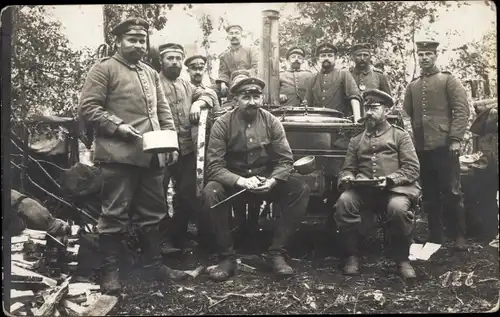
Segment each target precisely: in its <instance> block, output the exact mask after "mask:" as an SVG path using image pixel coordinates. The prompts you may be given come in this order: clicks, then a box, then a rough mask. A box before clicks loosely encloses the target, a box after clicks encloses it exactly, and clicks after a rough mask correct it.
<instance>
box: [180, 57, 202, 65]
mask: <svg viewBox="0 0 500 317" xmlns="http://www.w3.org/2000/svg"><path fill="white" fill-rule="evenodd" d="M206 62H207V58H206V57H205V56H203V55H193V56H190V57H188V58H187V59H186V60H185V61H184V65H185V66H189V65H191V64H202V63H203V64H205V63H206Z"/></svg>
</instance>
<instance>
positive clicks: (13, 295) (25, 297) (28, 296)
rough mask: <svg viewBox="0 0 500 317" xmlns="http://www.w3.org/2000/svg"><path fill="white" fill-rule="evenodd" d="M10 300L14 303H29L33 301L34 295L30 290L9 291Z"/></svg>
mask: <svg viewBox="0 0 500 317" xmlns="http://www.w3.org/2000/svg"><path fill="white" fill-rule="evenodd" d="M10 299H11V300H13V301H16V302H24V303H30V302H33V301H34V300H35V293H33V291H32V290H26V291H19V290H16V289H11V290H10Z"/></svg>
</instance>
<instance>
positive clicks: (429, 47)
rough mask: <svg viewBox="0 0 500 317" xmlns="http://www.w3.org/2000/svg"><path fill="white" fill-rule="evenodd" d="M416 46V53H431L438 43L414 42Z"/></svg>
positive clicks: (434, 50)
mask: <svg viewBox="0 0 500 317" xmlns="http://www.w3.org/2000/svg"><path fill="white" fill-rule="evenodd" d="M415 44H416V45H417V52H420V51H433V52H436V50H437V47H438V46H439V42H436V41H419V42H415Z"/></svg>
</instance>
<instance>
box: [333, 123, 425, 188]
mask: <svg viewBox="0 0 500 317" xmlns="http://www.w3.org/2000/svg"><path fill="white" fill-rule="evenodd" d="M346 175H352V176H354V177H356V176H358V177H359V176H360V175H363V176H365V177H367V178H376V177H380V176H385V177H387V178H390V179H391V180H392V181H393V182H394V186H391V187H388V189H389V190H390V191H392V192H396V193H400V194H405V195H408V196H410V197H413V198H416V197H418V196H419V195H420V187H419V185H418V184H417V180H418V178H419V175H420V163H419V161H418V157H417V153H416V151H415V148H414V146H413V142H412V140H411V137H410V135H409V134H408V132H406V131H405V130H404V129H402V128H399V127H396V126H392V125H390V124H387V126H386V127H385V128H383V129H382V131H380V132H378V131H377V133H373V134H370V133H368V131H366V130H365V131H363V132H362V133H360V134H358V135H356V136H354V137H353V138H352V139H351V140H350V142H349V146H348V148H347V154H346V158H345V161H344V165H343V166H342V170H341V172H340V175H339V185H340V178H342V177H344V176H346Z"/></svg>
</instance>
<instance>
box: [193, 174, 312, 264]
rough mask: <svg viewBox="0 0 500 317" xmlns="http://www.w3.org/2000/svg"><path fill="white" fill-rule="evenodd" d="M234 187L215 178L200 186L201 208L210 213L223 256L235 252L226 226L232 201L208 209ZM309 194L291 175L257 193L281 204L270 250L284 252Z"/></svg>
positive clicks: (247, 197) (211, 222)
mask: <svg viewBox="0 0 500 317" xmlns="http://www.w3.org/2000/svg"><path fill="white" fill-rule="evenodd" d="M236 191H237V189H236V188H227V187H225V186H223V185H222V184H221V183H219V182H216V181H210V182H209V183H208V184H207V185H206V186H205V188H204V190H203V212H204V213H207V214H208V215H209V217H208V218H209V219H210V224H211V226H212V231H213V233H214V235H215V241H216V244H217V247H218V249H219V250H218V251H219V253H220V254H221V255H222V256H223V257H229V256H233V255H234V249H233V240H232V236H231V231H230V227H229V213H230V212H231V203H230V202H228V203H224V204H222V205H219V206H217V207H216V208H213V209H210V207H211V206H213V205H215V204H216V203H218V202H220V201H222V200H224V199H225V198H227V197H229V196H230V195H232V194H233V193H235V192H236ZM244 195H245V196H246V197H243V198H246V199H251V198H252V196H253V197H256V196H257V195H256V194H253V193H245V194H244ZM309 195H310V189H309V187H308V186H307V185H306V184H304V183H302V182H301V181H299V180H298V179H297V178H295V177H293V176H290V177H289V178H288V181H286V182H285V181H279V180H278V183H277V184H276V186H275V187H274V188H273V189H272V190H271V191H270V192H269V193H267V194H262V195H260V194H259V195H258V197H259V198H260V199H265V200H268V201H273V202H277V203H279V204H280V205H281V206H282V207H283V208H282V213H281V215H280V218H279V219H278V220H277V222H276V224H275V227H274V236H273V240H272V244H271V246H270V247H269V251H270V252H280V253H282V252H285V245H286V242H287V240H288V238H289V237H290V236H291V235H292V234H293V233H294V232H295V230H296V229H297V228H298V226H299V225H300V221H301V219H302V217H303V216H304V214H305V212H306V208H307V203H308V201H309Z"/></svg>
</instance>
